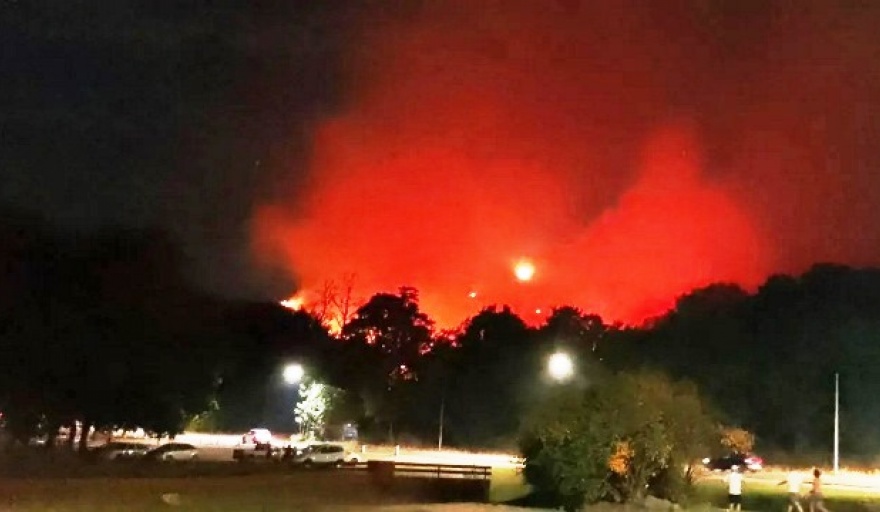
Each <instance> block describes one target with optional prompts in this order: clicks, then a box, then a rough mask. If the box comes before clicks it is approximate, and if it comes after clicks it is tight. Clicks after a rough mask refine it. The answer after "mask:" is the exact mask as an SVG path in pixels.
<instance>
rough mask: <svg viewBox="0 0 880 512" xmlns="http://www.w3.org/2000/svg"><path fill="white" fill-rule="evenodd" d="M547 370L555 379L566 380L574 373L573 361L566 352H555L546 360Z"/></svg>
mask: <svg viewBox="0 0 880 512" xmlns="http://www.w3.org/2000/svg"><path fill="white" fill-rule="evenodd" d="M547 371H548V372H549V373H550V376H551V377H553V379H555V380H558V381H563V380H567V379H569V378H570V377H571V376H572V375H573V374H574V361H572V360H571V356H569V355H568V354H564V353H562V352H557V353H555V354H553V355H552V356H550V359H549V360H548V361H547Z"/></svg>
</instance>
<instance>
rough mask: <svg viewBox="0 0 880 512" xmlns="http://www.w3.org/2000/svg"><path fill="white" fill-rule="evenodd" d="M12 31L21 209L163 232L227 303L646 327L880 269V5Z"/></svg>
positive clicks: (6, 45)
mask: <svg viewBox="0 0 880 512" xmlns="http://www.w3.org/2000/svg"><path fill="white" fill-rule="evenodd" d="M181 5H186V6H187V7H180V6H181ZM0 20H2V21H0V44H2V51H0V73H2V79H0V101H2V102H3V103H2V108H0V172H2V180H3V181H2V188H0V199H2V201H4V202H5V203H7V204H8V205H10V206H14V207H17V208H26V209H30V210H35V211H37V212H38V213H40V214H42V215H45V216H47V217H49V218H51V219H53V220H55V221H57V222H59V223H62V224H63V225H64V226H66V227H67V228H70V229H75V230H91V229H94V228H96V227H98V226H102V225H123V226H142V225H160V226H163V227H165V228H167V229H169V230H171V231H172V232H174V233H175V234H176V235H178V236H179V237H180V238H181V239H182V240H183V241H184V243H185V247H186V249H187V251H188V252H189V253H190V254H191V256H192V257H193V258H194V260H195V261H196V262H197V264H196V265H195V267H194V276H196V278H197V279H198V280H199V281H200V282H202V283H204V284H205V285H206V286H208V287H209V288H211V289H212V290H219V291H222V292H224V293H225V294H227V295H233V296H247V297H259V298H272V299H276V298H279V297H281V296H285V295H289V294H291V293H292V292H293V291H295V290H296V286H297V285H300V286H303V287H305V289H313V288H316V287H319V286H320V283H321V282H322V281H323V280H325V279H328V278H336V277H338V276H339V275H341V274H342V273H347V272H354V273H357V275H358V286H359V288H360V289H361V290H362V292H361V293H363V294H369V293H372V292H373V291H377V290H379V289H393V288H394V287H396V286H397V285H400V284H412V285H415V286H417V287H419V288H420V289H421V290H422V293H423V299H424V301H425V305H426V308H427V309H428V311H429V312H430V313H434V314H436V315H437V316H439V317H440V319H441V320H442V321H444V322H446V323H453V322H455V321H457V320H460V319H461V318H463V317H464V316H465V315H467V314H470V313H472V312H473V311H475V309H476V307H477V306H478V305H481V304H485V303H492V302H507V303H511V304H514V305H515V306H516V307H517V308H518V309H519V310H520V311H533V310H535V309H537V308H547V307H549V306H551V305H554V304H559V303H563V302H573V303H576V304H577V305H579V306H582V307H584V308H585V309H588V310H595V311H598V312H600V313H602V314H603V315H606V316H607V317H609V318H611V319H622V320H626V321H635V320H638V319H639V318H643V317H645V316H647V315H651V314H654V313H657V312H658V311H659V310H662V309H663V308H665V307H666V306H668V305H669V304H670V301H671V300H672V299H673V298H674V297H675V296H676V295H678V294H680V293H682V292H684V291H687V290H688V289H690V288H692V287H694V286H699V285H703V284H707V283H709V282H712V281H715V280H731V281H736V282H740V283H742V284H744V285H746V286H756V285H758V284H760V282H761V281H762V280H763V279H764V278H766V276H767V275H769V274H771V273H773V272H799V271H802V270H804V269H805V268H806V267H808V266H809V265H810V264H812V263H814V262H817V261H835V262H840V263H848V264H853V265H868V264H878V263H880V229H878V228H877V221H878V220H880V219H878V217H880V215H878V207H877V204H880V183H878V181H880V172H878V170H880V149H878V148H880V131H878V129H880V115H878V114H880V112H878V100H880V30H877V27H880V4H878V3H877V2H872V1H864V2H859V1H849V2H810V1H803V2H796V3H795V2H758V1H750V0H749V1H742V0H740V1H729V2H722V1H711V0H707V1H693V2H687V1H663V2H660V1H657V2H641V1H632V2H627V1H607V2H578V1H577V0H568V1H550V0H546V1H545V0H534V1H524V0H512V1H501V0H485V1H479V2H476V1H465V0H461V1H416V0H413V1H408V2H407V1H397V2H381V1H372V2H371V1H361V2H306V1H303V2H293V1H287V2H285V1H264V2H258V1H250V2H246V1H243V0H242V1H236V0H225V1H214V2H210V1H193V2H153V1H133V0H118V1H113V2H110V1H91V2H87V1H78V0H45V1H42V2H30V1H27V0H17V1H12V0H0ZM521 258H527V259H529V260H532V261H534V263H535V266H536V274H535V279H534V281H533V282H530V283H528V284H527V285H526V284H523V283H517V282H516V281H515V280H514V279H513V277H512V274H511V272H510V267H511V265H512V262H515V261H517V260H518V259H521ZM471 292H476V293H477V296H478V298H477V299H472V298H471V297H470V296H469V294H470V293H471Z"/></svg>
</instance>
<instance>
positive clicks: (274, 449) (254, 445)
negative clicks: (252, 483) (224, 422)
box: [232, 428, 281, 461]
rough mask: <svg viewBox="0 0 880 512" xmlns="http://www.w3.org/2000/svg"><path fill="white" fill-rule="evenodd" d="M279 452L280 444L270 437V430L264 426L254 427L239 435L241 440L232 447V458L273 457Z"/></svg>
mask: <svg viewBox="0 0 880 512" xmlns="http://www.w3.org/2000/svg"><path fill="white" fill-rule="evenodd" d="M280 453H281V446H280V445H279V444H278V443H276V442H275V440H274V439H273V438H272V432H270V431H269V430H267V429H264V428H254V429H251V430H249V431H248V433H247V434H244V435H243V436H241V442H240V443H239V444H238V445H237V446H236V447H235V448H233V449H232V458H233V459H235V460H238V461H244V460H248V459H256V458H265V459H273V458H276V457H277V456H278V455H279V454H280Z"/></svg>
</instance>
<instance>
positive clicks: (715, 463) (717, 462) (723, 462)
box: [703, 453, 764, 471]
mask: <svg viewBox="0 0 880 512" xmlns="http://www.w3.org/2000/svg"><path fill="white" fill-rule="evenodd" d="M703 464H704V465H705V466H706V469H709V470H712V471H728V470H731V469H733V467H734V466H737V467H739V468H742V469H743V470H749V471H760V470H762V469H764V459H762V458H761V457H758V456H757V455H753V454H748V453H731V454H730V455H725V456H723V457H715V458H709V457H706V458H705V459H703Z"/></svg>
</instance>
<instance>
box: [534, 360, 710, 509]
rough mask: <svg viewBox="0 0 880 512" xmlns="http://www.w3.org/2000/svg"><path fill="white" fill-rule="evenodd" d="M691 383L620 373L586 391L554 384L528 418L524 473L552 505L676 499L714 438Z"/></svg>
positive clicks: (699, 399)
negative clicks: (549, 394)
mask: <svg viewBox="0 0 880 512" xmlns="http://www.w3.org/2000/svg"><path fill="white" fill-rule="evenodd" d="M715 424H716V423H715V421H714V419H713V417H712V415H711V414H710V413H709V412H708V408H707V407H706V405H705V404H704V402H703V400H702V399H701V398H700V396H699V394H698V392H697V390H696V388H695V387H694V386H692V385H690V384H687V383H676V382H672V381H671V380H669V379H668V378H667V377H665V376H664V375H662V374H657V373H650V372H640V373H634V374H627V373H621V374H618V375H615V376H613V377H610V378H609V379H607V380H605V381H604V382H600V383H598V384H597V385H596V386H594V387H592V388H590V389H587V390H578V389H574V388H564V389H560V390H559V391H558V392H557V393H556V394H555V396H553V397H551V398H550V399H548V400H546V401H544V402H543V403H542V404H541V405H540V406H538V407H537V408H536V409H535V410H534V411H533V412H532V413H531V415H530V416H529V418H527V421H526V429H525V431H524V434H523V436H522V438H521V448H522V451H523V454H524V455H525V456H526V458H527V462H526V472H525V474H526V478H527V479H528V480H529V482H530V483H531V484H532V485H533V486H535V488H536V489H538V490H539V492H541V493H542V494H543V495H544V496H546V497H547V498H548V500H549V501H551V502H552V504H553V505H556V506H563V507H564V508H566V509H567V510H574V509H577V508H579V507H581V506H582V505H583V503H585V502H595V501H599V500H603V499H606V500H609V499H610V500H614V501H618V502H627V501H634V500H640V499H642V498H644V497H645V495H646V493H647V492H651V493H652V494H655V495H658V496H659V497H663V498H666V499H672V500H675V501H680V500H681V499H683V498H684V496H685V495H686V493H687V490H688V486H689V483H690V479H689V469H690V468H691V467H692V466H693V464H695V463H696V461H698V460H699V458H700V457H702V455H703V454H705V453H707V452H709V451H710V450H711V449H712V447H713V445H715V444H717V443H718V431H717V429H716V428H715Z"/></svg>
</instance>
